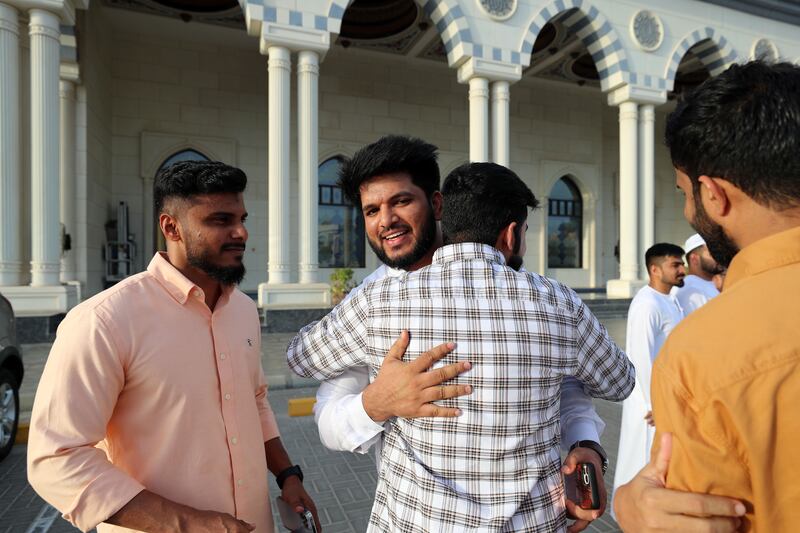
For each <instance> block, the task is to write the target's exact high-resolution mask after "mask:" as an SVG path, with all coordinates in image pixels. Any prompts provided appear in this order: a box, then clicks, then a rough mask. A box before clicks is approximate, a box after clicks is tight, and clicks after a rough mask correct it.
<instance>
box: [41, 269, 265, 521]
mask: <svg viewBox="0 0 800 533" xmlns="http://www.w3.org/2000/svg"><path fill="white" fill-rule="evenodd" d="M278 436H279V434H278V427H277V424H276V423H275V417H274V415H273V413H272V410H271V409H270V406H269V404H268V402H267V386H266V383H265V380H264V373H263V370H262V368H261V329H260V325H259V321H258V314H257V311H256V307H255V304H254V302H253V301H252V300H251V299H250V298H249V297H247V296H246V295H245V294H243V293H242V292H240V291H238V290H236V289H234V288H229V289H227V290H225V291H224V292H223V294H222V295H221V296H220V298H219V301H218V302H217V305H216V307H215V309H214V312H213V313H212V312H211V311H210V310H209V308H208V307H207V306H206V304H205V300H204V295H203V292H202V290H201V289H200V288H199V287H197V286H196V285H195V284H193V283H192V282H191V281H189V280H188V279H187V278H186V277H184V276H183V275H182V274H181V273H180V272H179V271H178V270H176V269H175V268H174V267H173V266H172V265H171V264H170V263H169V261H168V260H167V258H166V255H161V254H156V256H155V257H154V258H153V260H152V261H151V262H150V266H149V267H148V269H147V271H146V272H142V273H140V274H137V275H135V276H132V277H130V278H127V279H126V280H124V281H122V282H120V283H119V284H117V285H115V286H114V287H112V288H110V289H108V290H106V291H103V292H101V293H100V294H98V295H96V296H94V297H93V298H90V299H89V300H87V301H85V302H83V303H82V304H80V305H79V306H77V307H76V308H75V309H73V310H72V311H70V313H69V314H68V315H67V317H66V318H65V319H64V321H63V322H62V323H61V325H60V326H59V328H58V334H57V337H56V341H55V343H54V345H53V348H52V350H51V351H50V355H49V357H48V360H47V364H46V366H45V369H44V373H43V374H42V378H41V382H40V383H39V388H38V390H37V392H36V400H35V402H34V406H33V414H32V418H31V427H30V436H29V444H28V477H29V479H30V482H31V485H32V486H33V487H34V489H36V491H37V492H38V493H39V494H40V495H41V496H42V497H43V498H44V499H45V500H47V501H48V502H49V503H50V504H51V505H53V506H54V507H55V508H57V509H58V510H59V511H61V512H62V513H63V516H64V518H65V519H67V520H69V521H70V522H71V523H72V524H74V525H75V526H77V527H78V528H80V529H82V530H84V531H86V530H89V529H91V528H93V527H95V526H97V525H98V524H100V523H101V522H103V521H104V520H106V519H107V518H109V517H110V516H112V515H113V514H114V513H116V512H117V511H118V510H119V509H120V508H122V507H123V506H124V505H125V504H126V503H127V502H129V501H130V500H131V499H132V498H133V497H134V496H136V495H137V494H138V493H139V492H140V491H142V490H143V489H145V488H146V489H148V490H150V491H151V492H154V493H156V494H158V495H159V496H163V497H165V498H168V499H170V500H173V501H176V502H179V503H182V504H185V505H188V506H191V507H194V508H197V509H207V510H216V511H221V512H227V513H230V514H232V515H233V516H235V517H237V518H240V519H242V520H245V521H247V522H250V523H252V524H255V525H256V526H257V529H256V531H260V532H267V531H269V532H272V531H273V527H274V526H273V522H272V514H271V511H270V502H269V499H268V498H269V495H268V489H267V464H266V455H265V452H264V442H266V441H268V440H270V439H273V438H275V437H278ZM97 529H98V531H99V532H101V533H102V532H110V531H127V530H126V529H124V528H118V527H114V526H110V525H108V524H101V525H99V526H98V527H97Z"/></svg>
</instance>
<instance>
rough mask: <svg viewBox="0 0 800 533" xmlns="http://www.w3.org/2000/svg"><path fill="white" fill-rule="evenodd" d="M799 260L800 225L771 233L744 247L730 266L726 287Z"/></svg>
mask: <svg viewBox="0 0 800 533" xmlns="http://www.w3.org/2000/svg"><path fill="white" fill-rule="evenodd" d="M798 262H800V227H797V228H792V229H789V230H786V231H782V232H780V233H776V234H775V235H770V236H769V237H765V238H763V239H761V240H758V241H756V242H754V243H753V244H751V245H750V246H747V247H745V248H744V249H742V250H741V251H740V252H739V253H738V254H736V256H735V257H734V258H733V261H731V265H730V267H729V268H728V274H727V275H726V276H725V289H730V288H731V287H733V286H734V285H736V284H737V283H739V282H740V281H742V280H743V279H747V278H749V277H751V276H755V275H756V274H760V273H762V272H766V271H767V270H772V269H775V268H780V267H782V266H785V265H790V264H792V263H798Z"/></svg>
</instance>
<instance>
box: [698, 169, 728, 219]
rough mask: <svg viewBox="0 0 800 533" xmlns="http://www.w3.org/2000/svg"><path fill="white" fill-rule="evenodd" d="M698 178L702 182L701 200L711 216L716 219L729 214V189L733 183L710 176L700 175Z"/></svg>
mask: <svg viewBox="0 0 800 533" xmlns="http://www.w3.org/2000/svg"><path fill="white" fill-rule="evenodd" d="M697 180H698V181H699V182H700V201H701V202H703V207H704V208H705V210H706V212H707V213H708V214H709V216H711V217H712V219H714V220H715V221H716V220H717V219H718V218H720V217H724V216H727V215H728V213H729V212H730V209H731V199H730V196H729V189H730V187H733V185H731V183H730V182H729V181H727V180H724V179H722V178H712V177H710V176H700V177H699V178H697Z"/></svg>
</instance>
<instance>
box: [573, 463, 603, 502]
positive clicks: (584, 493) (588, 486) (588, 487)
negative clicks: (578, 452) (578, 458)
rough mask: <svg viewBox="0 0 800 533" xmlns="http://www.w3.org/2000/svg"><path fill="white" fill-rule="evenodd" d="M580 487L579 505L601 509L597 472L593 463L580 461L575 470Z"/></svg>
mask: <svg viewBox="0 0 800 533" xmlns="http://www.w3.org/2000/svg"><path fill="white" fill-rule="evenodd" d="M575 484H576V485H577V488H578V505H579V506H580V508H581V509H600V491H599V490H598V488H597V473H596V472H595V471H594V465H593V464H592V463H578V468H577V469H576V470H575Z"/></svg>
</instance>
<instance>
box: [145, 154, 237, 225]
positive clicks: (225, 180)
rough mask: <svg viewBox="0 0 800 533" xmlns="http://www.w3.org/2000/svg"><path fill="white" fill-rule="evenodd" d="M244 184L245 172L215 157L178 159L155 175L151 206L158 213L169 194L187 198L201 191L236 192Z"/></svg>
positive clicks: (199, 193)
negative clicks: (192, 159)
mask: <svg viewBox="0 0 800 533" xmlns="http://www.w3.org/2000/svg"><path fill="white" fill-rule="evenodd" d="M245 187H247V176H246V175H245V173H244V172H242V171H241V170H240V169H238V168H236V167H232V166H230V165H226V164H225V163H221V162H219V161H179V162H177V163H174V164H172V165H170V166H168V167H166V168H164V169H162V170H161V171H159V173H158V174H157V175H156V179H155V183H154V184H153V207H154V209H155V214H156V215H160V214H161V212H162V210H163V209H164V203H165V202H166V201H167V200H168V199H170V198H179V199H181V200H191V199H192V197H194V196H198V195H201V194H217V193H239V192H242V191H244V189H245Z"/></svg>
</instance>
